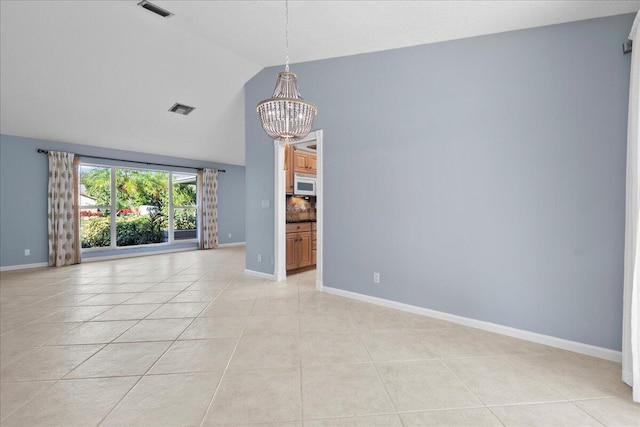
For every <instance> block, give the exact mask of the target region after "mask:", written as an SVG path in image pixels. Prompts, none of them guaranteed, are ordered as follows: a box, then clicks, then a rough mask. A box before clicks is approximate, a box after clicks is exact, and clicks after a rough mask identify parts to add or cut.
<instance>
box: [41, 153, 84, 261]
mask: <svg viewBox="0 0 640 427" xmlns="http://www.w3.org/2000/svg"><path fill="white" fill-rule="evenodd" d="M79 160H80V159H79V158H75V159H74V155H73V154H72V153H62V152H58V151H50V152H49V200H48V223H49V266H56V267H60V266H63V265H71V264H78V263H80V233H79V225H80V224H79V221H78V215H79V214H78V209H77V200H78V198H79V196H78V191H79V190H78V188H79V185H78V164H79Z"/></svg>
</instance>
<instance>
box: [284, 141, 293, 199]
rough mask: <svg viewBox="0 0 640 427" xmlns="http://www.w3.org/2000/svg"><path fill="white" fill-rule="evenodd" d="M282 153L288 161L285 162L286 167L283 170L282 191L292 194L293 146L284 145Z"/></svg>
mask: <svg viewBox="0 0 640 427" xmlns="http://www.w3.org/2000/svg"><path fill="white" fill-rule="evenodd" d="M286 150H287V151H286V152H285V153H284V155H285V156H286V157H287V160H288V162H285V166H286V169H285V170H284V175H285V183H284V192H285V193H287V194H293V147H292V146H290V145H289V146H288V147H286Z"/></svg>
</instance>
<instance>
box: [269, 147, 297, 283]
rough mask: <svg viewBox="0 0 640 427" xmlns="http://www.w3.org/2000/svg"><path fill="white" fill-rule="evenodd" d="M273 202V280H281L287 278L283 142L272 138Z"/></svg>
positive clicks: (290, 160)
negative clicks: (273, 153)
mask: <svg viewBox="0 0 640 427" xmlns="http://www.w3.org/2000/svg"><path fill="white" fill-rule="evenodd" d="M273 146H274V148H275V155H274V156H273V158H274V180H273V181H274V184H275V189H274V190H275V191H274V202H273V207H274V209H275V215H274V216H273V218H274V221H275V223H274V224H273V230H274V254H275V256H274V264H275V266H274V280H275V281H276V282H281V281H283V280H286V279H287V241H286V226H285V222H286V219H285V218H286V215H287V214H286V206H285V199H286V195H285V190H284V186H285V184H286V183H285V180H286V177H285V176H284V156H285V153H284V144H283V143H281V142H279V141H276V140H274V141H273ZM289 167H293V159H289Z"/></svg>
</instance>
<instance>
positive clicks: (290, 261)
mask: <svg viewBox="0 0 640 427" xmlns="http://www.w3.org/2000/svg"><path fill="white" fill-rule="evenodd" d="M297 238H298V233H288V234H287V271H289V270H294V269H296V268H298V266H297V264H296V261H297V257H296V254H295V252H296V242H297V240H296V239H297Z"/></svg>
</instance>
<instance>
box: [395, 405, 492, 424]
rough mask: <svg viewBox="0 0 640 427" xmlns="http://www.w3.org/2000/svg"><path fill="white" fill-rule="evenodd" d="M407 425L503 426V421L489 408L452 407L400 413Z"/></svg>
mask: <svg viewBox="0 0 640 427" xmlns="http://www.w3.org/2000/svg"><path fill="white" fill-rule="evenodd" d="M400 418H402V423H403V425H404V426H405V427H418V426H448V427H454V426H461V427H462V426H468V427H476V426H477V427H501V426H502V423H501V422H500V421H499V420H498V419H497V418H496V417H495V415H493V414H492V413H491V411H490V410H488V409H487V408H475V409H450V410H447V411H429V412H411V413H403V414H400Z"/></svg>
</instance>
